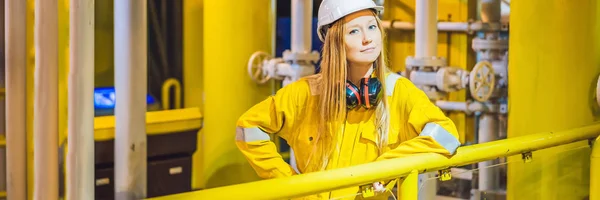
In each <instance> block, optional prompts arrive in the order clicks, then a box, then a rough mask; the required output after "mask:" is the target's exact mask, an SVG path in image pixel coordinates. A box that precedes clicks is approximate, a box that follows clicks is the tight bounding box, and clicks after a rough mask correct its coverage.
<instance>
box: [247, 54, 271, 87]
mask: <svg viewBox="0 0 600 200" xmlns="http://www.w3.org/2000/svg"><path fill="white" fill-rule="evenodd" d="M271 58H272V57H271V55H269V54H268V53H266V52H262V51H257V52H254V53H253V54H252V56H250V60H248V75H250V78H251V79H252V80H253V81H255V82H257V83H258V84H264V83H266V82H267V81H268V80H269V79H271V77H270V76H269V73H267V72H266V71H265V69H264V67H265V65H267V63H268V62H269V60H270V59H271Z"/></svg>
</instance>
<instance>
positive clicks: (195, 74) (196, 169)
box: [183, 0, 204, 189]
mask: <svg viewBox="0 0 600 200" xmlns="http://www.w3.org/2000/svg"><path fill="white" fill-rule="evenodd" d="M203 19H204V0H183V41H184V44H183V106H184V107H186V108H190V107H198V108H200V112H202V111H203V108H204V107H203V106H204V101H203V97H204V91H203V88H204V86H203V84H204V82H203V80H202V78H199V77H203V73H202V72H203V66H204V59H203V58H204V52H203V48H204V43H203V39H204V20H203ZM203 134H204V131H203V130H202V129H201V130H200V132H199V133H198V141H197V145H198V149H201V148H202V140H201V138H202V135H203ZM202 155H203V152H202V151H196V153H194V155H193V156H192V189H199V188H202V187H204V186H203V182H204V178H203V174H204V173H203V172H202V162H203V157H202Z"/></svg>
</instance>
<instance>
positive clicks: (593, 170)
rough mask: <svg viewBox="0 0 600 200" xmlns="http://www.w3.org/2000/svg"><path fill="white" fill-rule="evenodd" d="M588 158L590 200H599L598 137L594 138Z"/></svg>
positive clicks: (599, 142)
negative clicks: (590, 154)
mask: <svg viewBox="0 0 600 200" xmlns="http://www.w3.org/2000/svg"><path fill="white" fill-rule="evenodd" d="M590 157H591V159H590V200H600V137H597V138H596V141H595V142H594V146H593V147H592V156H590Z"/></svg>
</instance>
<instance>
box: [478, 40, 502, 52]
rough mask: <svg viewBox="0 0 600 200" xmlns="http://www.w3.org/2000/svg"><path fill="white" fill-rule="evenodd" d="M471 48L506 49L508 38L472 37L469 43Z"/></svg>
mask: <svg viewBox="0 0 600 200" xmlns="http://www.w3.org/2000/svg"><path fill="white" fill-rule="evenodd" d="M471 47H472V48H473V50H475V51H490V50H496V51H507V50H508V40H506V39H504V38H500V39H484V38H474V39H473V44H472V45H471Z"/></svg>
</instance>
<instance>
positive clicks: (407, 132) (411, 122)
mask: <svg viewBox="0 0 600 200" xmlns="http://www.w3.org/2000/svg"><path fill="white" fill-rule="evenodd" d="M402 82H403V83H400V84H402V86H400V85H399V87H401V88H402V89H401V90H400V91H399V92H406V93H405V94H407V100H406V101H405V102H406V104H405V105H404V106H405V108H404V109H402V110H404V112H408V113H400V116H408V117H407V121H406V122H401V123H406V125H405V126H404V127H405V128H404V129H403V131H401V132H400V133H399V134H400V138H403V140H400V141H404V142H402V143H400V144H399V145H398V146H397V147H396V148H394V149H391V150H390V151H387V152H385V153H383V154H382V155H381V156H380V157H379V158H377V160H382V159H391V158H398V157H403V156H407V155H410V154H415V153H439V154H442V155H446V156H451V155H453V154H454V152H455V151H456V149H457V148H458V147H459V146H460V141H459V136H458V131H457V130H456V126H455V125H454V122H452V120H450V118H448V117H447V116H446V115H445V114H444V113H443V112H442V111H441V109H440V108H438V107H437V106H436V105H435V104H433V103H432V102H431V101H430V100H429V98H428V97H427V96H426V95H425V93H424V92H423V91H422V90H420V89H419V88H417V87H416V86H415V85H414V84H412V83H411V82H410V81H408V80H404V81H402ZM397 112H402V111H397ZM401 130H402V129H401Z"/></svg>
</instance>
